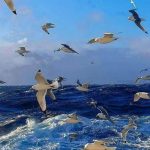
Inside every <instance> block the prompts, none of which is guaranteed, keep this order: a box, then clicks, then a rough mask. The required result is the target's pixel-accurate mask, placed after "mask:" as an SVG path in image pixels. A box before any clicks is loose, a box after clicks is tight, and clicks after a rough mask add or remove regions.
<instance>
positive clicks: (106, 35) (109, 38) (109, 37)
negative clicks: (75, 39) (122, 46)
mask: <svg viewBox="0 0 150 150" xmlns="http://www.w3.org/2000/svg"><path fill="white" fill-rule="evenodd" d="M115 40H118V38H117V37H114V34H113V33H104V36H103V37H102V38H94V39H91V40H90V41H89V42H88V44H93V43H101V44H106V43H110V42H113V41H115Z"/></svg>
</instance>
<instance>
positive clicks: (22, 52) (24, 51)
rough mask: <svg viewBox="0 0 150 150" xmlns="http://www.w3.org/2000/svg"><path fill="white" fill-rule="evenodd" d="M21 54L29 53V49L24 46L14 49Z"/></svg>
mask: <svg viewBox="0 0 150 150" xmlns="http://www.w3.org/2000/svg"><path fill="white" fill-rule="evenodd" d="M16 52H17V53H18V54H20V55H21V56H25V54H26V53H29V52H30V51H27V50H26V48H25V47H20V49H19V50H17V51H16Z"/></svg>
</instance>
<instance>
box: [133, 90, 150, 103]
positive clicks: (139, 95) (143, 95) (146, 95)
mask: <svg viewBox="0 0 150 150" xmlns="http://www.w3.org/2000/svg"><path fill="white" fill-rule="evenodd" d="M140 99H148V100H150V93H146V92H138V93H136V94H134V102H137V101H139V100H140Z"/></svg>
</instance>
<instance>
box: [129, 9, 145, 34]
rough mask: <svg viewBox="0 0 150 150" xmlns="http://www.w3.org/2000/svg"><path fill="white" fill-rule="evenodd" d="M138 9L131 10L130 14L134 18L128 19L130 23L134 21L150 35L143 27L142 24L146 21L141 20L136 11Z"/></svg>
mask: <svg viewBox="0 0 150 150" xmlns="http://www.w3.org/2000/svg"><path fill="white" fill-rule="evenodd" d="M135 10H136V9H131V10H129V12H130V13H131V14H132V16H130V17H128V19H129V20H130V21H133V22H134V23H135V24H136V25H137V26H138V27H139V28H140V29H141V30H142V31H143V32H145V33H146V34H148V32H147V31H146V30H145V29H144V27H143V26H142V25H141V22H142V21H144V19H143V18H140V17H139V15H138V13H137V12H136V11H135Z"/></svg>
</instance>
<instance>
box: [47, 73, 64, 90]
mask: <svg viewBox="0 0 150 150" xmlns="http://www.w3.org/2000/svg"><path fill="white" fill-rule="evenodd" d="M64 80H65V78H64V77H61V76H59V77H57V78H56V79H54V80H47V81H48V83H49V84H53V90H57V89H59V88H60V87H61V88H63V85H62V81H64Z"/></svg>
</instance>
